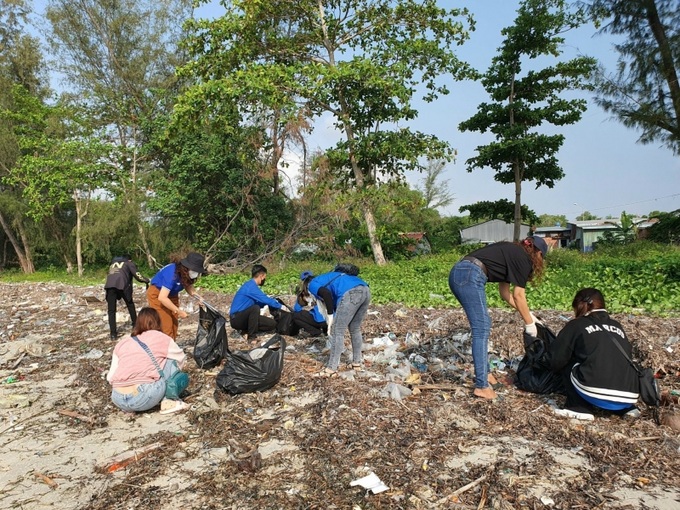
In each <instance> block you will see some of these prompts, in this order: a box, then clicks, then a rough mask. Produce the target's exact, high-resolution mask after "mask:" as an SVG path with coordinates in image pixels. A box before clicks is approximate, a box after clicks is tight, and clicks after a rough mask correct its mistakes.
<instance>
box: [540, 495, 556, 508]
mask: <svg viewBox="0 0 680 510" xmlns="http://www.w3.org/2000/svg"><path fill="white" fill-rule="evenodd" d="M541 503H543V504H544V505H545V506H553V505H554V504H555V501H554V500H553V499H552V498H549V497H548V496H541Z"/></svg>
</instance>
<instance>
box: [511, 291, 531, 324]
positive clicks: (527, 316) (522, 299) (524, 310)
mask: <svg viewBox="0 0 680 510" xmlns="http://www.w3.org/2000/svg"><path fill="white" fill-rule="evenodd" d="M512 297H513V300H514V302H515V310H517V311H518V312H519V314H520V315H521V316H522V319H523V320H524V324H533V323H534V318H533V317H532V316H531V311H530V310H529V305H528V304H527V295H526V292H525V290H524V287H517V286H515V288H514V289H513V290H512Z"/></svg>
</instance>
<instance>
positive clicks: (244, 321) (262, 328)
mask: <svg viewBox="0 0 680 510" xmlns="http://www.w3.org/2000/svg"><path fill="white" fill-rule="evenodd" d="M229 324H230V325H231V327H232V328H234V329H235V330H236V331H245V332H246V333H247V334H248V340H252V339H253V338H255V336H256V335H257V333H260V332H262V333H264V332H267V331H274V330H275V329H276V321H275V320H274V319H272V318H271V317H266V316H264V315H260V307H259V306H258V305H253V306H251V307H250V308H246V309H245V310H241V311H240V312H237V313H235V314H233V315H230V316H229Z"/></svg>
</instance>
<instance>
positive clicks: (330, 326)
mask: <svg viewBox="0 0 680 510" xmlns="http://www.w3.org/2000/svg"><path fill="white" fill-rule="evenodd" d="M334 320H335V317H333V314H332V313H331V314H328V317H327V318H326V324H328V334H329V335H330V334H331V328H332V327H333V321H334Z"/></svg>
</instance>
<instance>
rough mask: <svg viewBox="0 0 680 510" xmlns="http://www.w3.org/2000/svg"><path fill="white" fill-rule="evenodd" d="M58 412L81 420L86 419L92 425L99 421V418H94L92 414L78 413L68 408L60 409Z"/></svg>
mask: <svg viewBox="0 0 680 510" xmlns="http://www.w3.org/2000/svg"><path fill="white" fill-rule="evenodd" d="M57 412H58V413H59V414H63V415H64V416H69V417H71V418H76V419H78V420H80V421H84V422H85V423H89V424H91V425H94V424H95V423H96V422H97V420H96V419H95V418H92V417H90V416H85V415H84V414H80V413H76V412H75V411H69V410H68V409H60V410H59V411H57Z"/></svg>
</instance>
